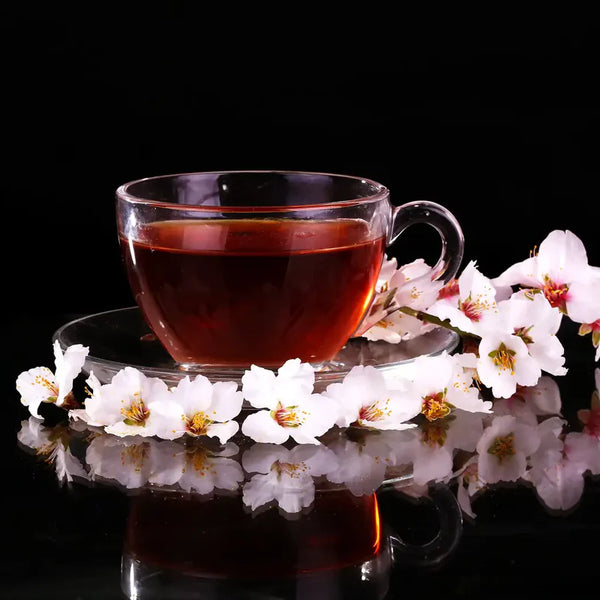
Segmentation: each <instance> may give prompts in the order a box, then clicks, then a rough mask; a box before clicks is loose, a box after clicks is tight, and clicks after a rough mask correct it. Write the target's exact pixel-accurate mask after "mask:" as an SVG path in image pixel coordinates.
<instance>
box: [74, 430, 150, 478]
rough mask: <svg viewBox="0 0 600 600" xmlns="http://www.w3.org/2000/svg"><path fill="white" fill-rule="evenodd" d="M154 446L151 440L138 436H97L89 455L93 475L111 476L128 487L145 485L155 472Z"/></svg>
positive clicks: (95, 476) (87, 451)
mask: <svg viewBox="0 0 600 600" xmlns="http://www.w3.org/2000/svg"><path fill="white" fill-rule="evenodd" d="M151 449H152V446H151V443H150V440H148V439H146V438H142V437H138V436H129V437H126V438H119V437H116V436H112V435H99V436H96V437H94V439H93V440H92V441H91V442H90V444H89V446H88V447H87V450H86V454H85V461H86V463H87V465H88V467H89V474H90V478H91V479H93V480H94V479H96V478H101V479H111V480H114V481H116V482H118V483H119V484H121V485H122V486H124V487H126V488H132V489H135V488H141V487H143V486H145V485H146V484H147V483H148V478H149V477H150V474H151V473H152V459H151V456H150V453H151Z"/></svg>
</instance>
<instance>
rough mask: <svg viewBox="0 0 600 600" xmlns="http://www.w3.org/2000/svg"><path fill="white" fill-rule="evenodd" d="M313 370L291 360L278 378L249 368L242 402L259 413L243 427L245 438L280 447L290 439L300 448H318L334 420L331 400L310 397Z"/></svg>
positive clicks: (244, 379) (261, 370) (255, 367)
mask: <svg viewBox="0 0 600 600" xmlns="http://www.w3.org/2000/svg"><path fill="white" fill-rule="evenodd" d="M314 381H315V374H314V369H313V367H312V366H311V365H310V364H308V363H302V362H301V361H300V360H299V359H292V360H288V361H286V363H285V364H284V365H283V366H282V367H280V368H279V369H278V371H277V375H276V374H275V373H274V372H273V371H271V370H269V369H264V368H262V367H257V366H256V365H252V367H251V368H250V370H249V371H246V372H245V373H244V375H243V377H242V393H243V395H244V398H245V399H246V400H247V401H248V402H249V403H250V404H251V405H252V406H253V407H255V408H259V409H263V408H265V409H267V410H259V411H257V412H255V413H252V414H250V415H248V416H247V417H246V418H245V420H244V422H243V423H242V432H243V433H244V435H247V436H248V437H250V438H252V439H253V440H254V441H256V442H262V443H276V444H282V443H284V442H285V441H286V440H288V439H289V438H290V437H292V438H293V439H294V440H295V441H296V442H297V443H299V444H320V442H319V440H318V439H317V438H318V437H319V436H321V435H323V434H324V433H325V432H326V431H327V430H329V429H330V428H331V427H332V426H333V425H334V423H335V422H336V420H337V411H336V405H335V403H334V402H333V400H331V399H330V398H327V397H325V396H323V395H320V394H313V393H312V392H313V389H314Z"/></svg>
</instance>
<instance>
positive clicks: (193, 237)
mask: <svg viewBox="0 0 600 600" xmlns="http://www.w3.org/2000/svg"><path fill="white" fill-rule="evenodd" d="M389 196H390V194H389V190H388V189H387V188H386V187H385V186H383V185H382V184H380V183H377V182H375V181H371V180H369V179H365V178H361V177H355V176H349V175H335V174H327V173H308V172H293V171H289V172H284V171H232V172H205V173H187V174H175V175H165V176H158V177H151V178H146V179H141V180H138V181H133V182H130V183H127V184H125V185H122V186H121V187H119V189H118V190H117V223H118V232H119V239H120V243H121V248H122V255H123V258H124V262H125V265H126V270H127V274H128V278H129V282H130V285H131V289H132V292H133V294H134V296H135V300H136V302H137V304H138V306H139V307H140V309H141V311H142V313H143V315H144V317H145V319H146V321H147V323H148V325H149V326H150V327H151V329H152V330H153V332H154V333H155V334H156V336H157V338H158V339H159V340H160V342H161V343H162V344H163V345H164V347H165V349H166V350H167V351H168V352H169V354H170V355H171V356H172V357H173V359H174V360H175V361H176V362H178V363H179V364H180V365H181V366H183V367H184V368H195V367H202V366H225V367H248V366H249V365H251V364H256V365H260V366H264V367H278V366H281V365H282V364H283V363H284V362H285V361H286V360H288V359H292V358H300V359H301V360H302V361H303V362H310V363H312V364H321V363H324V362H326V361H329V360H331V359H332V358H333V357H334V356H335V355H336V354H337V353H338V351H339V350H340V349H341V348H342V347H343V346H344V344H345V343H346V342H347V341H348V339H349V338H350V337H351V336H352V335H353V333H354V332H355V331H356V330H357V328H358V326H359V325H360V323H361V320H362V319H363V317H364V316H365V314H366V312H367V310H368V308H369V306H370V304H371V301H372V299H373V295H374V291H375V286H376V283H377V277H378V274H379V271H380V268H381V265H382V261H383V258H384V256H385V250H386V248H387V246H388V245H389V244H391V243H392V242H393V241H394V240H395V239H396V238H397V236H398V235H400V233H401V232H402V231H403V230H404V229H405V228H406V227H408V226H409V225H411V224H413V223H417V222H425V223H428V224H430V225H432V226H433V227H435V228H436V230H437V231H438V232H439V234H440V236H441V238H442V254H441V256H440V259H439V261H438V263H437V265H436V266H435V272H436V274H437V276H438V277H442V278H443V279H444V280H448V279H450V278H451V277H453V276H454V275H455V274H456V271H457V270H458V267H459V265H460V262H461V260H462V255H463V236H462V231H461V228H460V226H459V224H458V222H457V221H456V219H455V218H454V216H453V215H452V214H451V213H450V212H449V211H448V210H447V209H445V208H444V207H443V206H440V205H439V204H436V203H432V202H425V201H420V202H413V203H409V204H404V205H402V206H399V207H396V208H394V207H393V206H392V205H391V203H390V199H389Z"/></svg>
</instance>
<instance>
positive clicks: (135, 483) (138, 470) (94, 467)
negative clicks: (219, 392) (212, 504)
mask: <svg viewBox="0 0 600 600" xmlns="http://www.w3.org/2000/svg"><path fill="white" fill-rule="evenodd" d="M236 452H237V446H235V444H227V445H226V446H224V447H222V448H219V449H217V450H215V449H211V448H208V447H205V446H202V445H201V444H197V445H196V444H189V445H186V444H183V443H180V442H177V441H169V440H157V439H148V438H143V437H139V436H128V437H125V438H119V437H115V436H111V435H105V434H104V435H102V434H101V435H97V436H95V437H94V438H93V440H92V441H91V442H90V444H89V446H88V448H87V451H86V462H87V464H88V466H89V471H90V477H92V478H93V479H98V478H101V479H109V480H114V481H116V482H117V483H119V484H120V485H122V486H124V487H126V488H128V489H137V488H142V487H145V486H147V485H156V486H167V487H175V488H178V489H181V490H184V491H186V492H192V491H193V492H196V493H198V494H208V493H210V492H212V491H213V490H215V489H217V490H229V491H235V490H237V489H238V487H239V484H240V482H241V481H242V479H243V472H242V468H241V466H240V464H239V463H238V462H237V461H236V460H234V459H232V458H229V456H231V455H232V454H235V453H236Z"/></svg>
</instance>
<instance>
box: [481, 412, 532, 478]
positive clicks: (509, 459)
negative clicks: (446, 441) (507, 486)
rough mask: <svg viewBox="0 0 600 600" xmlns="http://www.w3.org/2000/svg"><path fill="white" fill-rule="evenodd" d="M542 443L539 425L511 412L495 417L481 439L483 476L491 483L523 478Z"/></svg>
mask: <svg viewBox="0 0 600 600" xmlns="http://www.w3.org/2000/svg"><path fill="white" fill-rule="evenodd" d="M539 445H540V434H539V433H538V431H537V428H536V427H533V426H531V425H528V424H526V423H522V422H520V421H519V420H518V419H516V418H515V417H513V416H511V415H503V416H499V417H494V418H493V419H492V422H491V424H490V425H489V426H488V427H486V428H485V430H484V431H483V434H482V435H481V438H480V439H479V441H478V443H477V454H478V465H477V468H478V473H479V476H480V477H481V478H482V479H483V480H484V481H486V482H487V483H489V484H492V483H497V482H499V481H517V480H519V479H520V478H521V477H523V475H524V474H525V471H526V470H527V458H528V457H529V456H530V455H531V454H533V453H534V452H535V451H536V450H537V448H538V446H539Z"/></svg>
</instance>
